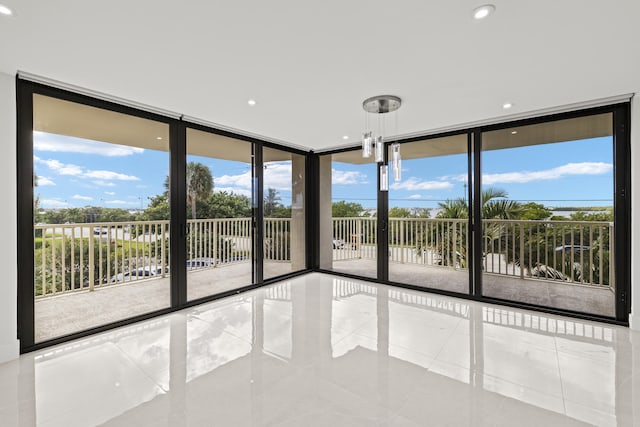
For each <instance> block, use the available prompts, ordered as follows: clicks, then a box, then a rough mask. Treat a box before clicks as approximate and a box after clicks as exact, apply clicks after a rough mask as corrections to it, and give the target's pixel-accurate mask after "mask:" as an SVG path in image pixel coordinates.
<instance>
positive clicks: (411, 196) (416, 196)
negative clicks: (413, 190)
mask: <svg viewBox="0 0 640 427" xmlns="http://www.w3.org/2000/svg"><path fill="white" fill-rule="evenodd" d="M409 198H410V199H414V200H417V199H422V196H421V195H420V194H412V195H410V196H409Z"/></svg>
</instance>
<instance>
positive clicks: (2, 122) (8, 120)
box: [0, 72, 20, 363]
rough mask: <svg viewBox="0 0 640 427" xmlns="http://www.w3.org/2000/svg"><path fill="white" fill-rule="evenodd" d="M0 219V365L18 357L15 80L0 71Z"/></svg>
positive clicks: (13, 77)
mask: <svg viewBox="0 0 640 427" xmlns="http://www.w3.org/2000/svg"><path fill="white" fill-rule="evenodd" d="M0 150H2V156H0V182H2V186H1V187H0V200H3V201H6V205H5V207H4V209H0V220H1V221H2V222H3V224H8V225H9V227H7V228H6V229H5V231H4V232H3V237H2V238H3V243H4V244H3V245H2V246H1V247H0V271H2V280H0V363H1V362H5V361H7V360H11V359H15V358H16V357H18V355H19V351H20V350H19V349H20V346H19V341H18V339H17V330H18V327H17V322H18V319H17V293H18V279H17V277H18V260H17V254H16V247H17V242H18V240H17V239H18V237H17V220H18V217H17V212H16V210H17V189H16V186H17V182H16V171H17V169H16V159H17V157H16V79H15V76H11V75H9V74H5V73H2V72H0Z"/></svg>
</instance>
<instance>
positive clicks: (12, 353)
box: [0, 340, 20, 363]
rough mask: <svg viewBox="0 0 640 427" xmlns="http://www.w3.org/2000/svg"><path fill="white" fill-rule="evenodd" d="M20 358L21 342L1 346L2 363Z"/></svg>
mask: <svg viewBox="0 0 640 427" xmlns="http://www.w3.org/2000/svg"><path fill="white" fill-rule="evenodd" d="M18 357H20V341H18V340H15V342H12V343H11V344H4V345H0V363H4V362H8V361H9V360H13V359H17V358H18Z"/></svg>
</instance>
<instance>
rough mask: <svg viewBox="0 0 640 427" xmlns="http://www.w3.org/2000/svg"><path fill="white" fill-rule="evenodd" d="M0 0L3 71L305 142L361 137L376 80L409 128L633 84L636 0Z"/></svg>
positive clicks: (638, 65)
mask: <svg viewBox="0 0 640 427" xmlns="http://www.w3.org/2000/svg"><path fill="white" fill-rule="evenodd" d="M0 3H2V4H5V5H7V6H9V7H11V8H12V9H13V11H14V16H13V17H9V18H7V17H4V16H0V71H2V72H5V73H9V74H15V73H16V71H17V70H21V71H26V72H29V73H33V74H37V75H40V76H45V77H47V78H50V79H54V80H59V81H62V82H65V83H69V84H72V85H76V86H81V87H85V88H88V89H91V90H95V91H98V92H103V93H107V94H110V95H113V96H117V97H121V98H125V99H129V100H131V101H134V102H139V103H143V104H148V105H152V106H154V107H158V108H162V109H165V110H170V111H174V112H177V113H181V114H184V115H186V116H191V117H196V118H199V119H202V120H205V121H209V122H214V123H218V124H220V125H223V126H226V127H231V128H235V129H240V130H243V131H246V132H250V133H253V134H257V135H262V136H264V137H266V138H268V139H273V140H278V141H282V142H284V143H286V144H288V145H296V146H304V147H307V148H310V149H315V150H322V149H327V148H331V147H337V146H344V145H345V144H356V143H357V142H358V141H359V138H360V133H361V131H362V128H363V126H364V112H363V110H362V107H361V104H362V101H363V100H364V99H365V98H367V97H370V96H374V95H379V94H387V93H388V94H393V95H397V96H400V97H401V98H402V99H403V106H402V108H401V109H400V110H399V127H398V133H399V134H415V133H419V132H429V131H433V130H436V129H441V128H446V127H450V126H455V125H460V124H464V123H470V122H475V121H479V120H485V119H492V118H496V117H500V116H506V115H511V114H518V113H522V112H527V111H534V110H539V109H544V108H549V107H554V106H560V105H566V104H572V103H576V102H582V101H589V100H592V99H598V98H604V97H609V96H615V95H620V94H625V93H632V92H636V91H638V90H640V54H639V48H638V41H640V25H639V24H640V22H639V21H640V1H638V0H611V1H607V2H604V1H602V0H599V1H594V0H562V1H558V0H536V1H525V0H518V1H516V0H509V1H507V0H500V1H498V0H496V1H494V2H493V3H494V4H495V5H496V8H497V10H496V12H495V13H494V14H493V15H491V16H490V17H488V18H487V19H485V20H482V21H474V20H473V19H472V18H471V13H472V10H473V9H474V8H475V7H476V6H479V5H481V4H483V3H484V1H483V0H479V1H471V0H456V1H452V0H438V1H434V0H430V1H429V0H399V1H390V0H388V1H384V2H382V1H378V0H367V1H364V0H351V1H344V0H324V1H316V2H305V1H300V0H272V1H257V0H255V1H242V0H233V1H230V0H225V1H219V0H210V1H204V0H200V1H194V0H191V1H175V0H174V1H166V0H135V1H131V0H110V1H108V2H93V1H86V0H48V1H42V0H40V1H36V0H0ZM250 98H254V99H256V100H257V102H258V104H257V105H256V106H255V107H249V106H248V105H247V100H248V99H250ZM504 102H512V103H514V107H513V108H512V109H511V110H508V111H507V110H503V109H502V104H503V103H504ZM343 135H349V136H350V139H349V140H348V141H344V140H343V139H342V136H343Z"/></svg>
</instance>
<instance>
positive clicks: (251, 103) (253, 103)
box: [247, 99, 256, 107]
mask: <svg viewBox="0 0 640 427" xmlns="http://www.w3.org/2000/svg"><path fill="white" fill-rule="evenodd" d="M247 104H249V105H251V106H252V107H253V106H254V105H256V100H255V99H250V100H248V101H247Z"/></svg>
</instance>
